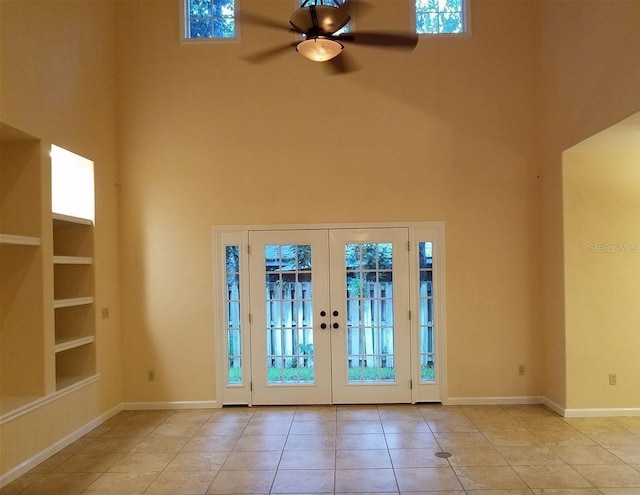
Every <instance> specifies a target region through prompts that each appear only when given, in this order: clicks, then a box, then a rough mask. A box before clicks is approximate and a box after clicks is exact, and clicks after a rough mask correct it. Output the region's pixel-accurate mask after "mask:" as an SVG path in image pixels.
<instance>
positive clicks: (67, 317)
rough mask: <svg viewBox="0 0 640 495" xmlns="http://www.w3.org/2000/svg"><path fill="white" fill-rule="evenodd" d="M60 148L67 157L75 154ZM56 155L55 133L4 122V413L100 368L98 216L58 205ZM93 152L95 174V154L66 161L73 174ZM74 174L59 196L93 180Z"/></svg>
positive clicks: (0, 154) (88, 378) (92, 376)
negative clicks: (39, 133) (50, 138)
mask: <svg viewBox="0 0 640 495" xmlns="http://www.w3.org/2000/svg"><path fill="white" fill-rule="evenodd" d="M53 148H55V147H53ZM61 151H62V152H63V153H60V152H61ZM56 152H57V153H58V154H57V155H56V156H58V157H62V159H63V161H64V160H66V159H67V158H68V157H69V156H71V155H73V154H72V153H69V152H66V153H67V154H66V155H65V153H64V150H61V149H60V148H57V149H56ZM53 155H54V153H53V152H52V146H51V145H50V144H49V143H44V142H42V141H41V140H39V139H37V138H35V137H33V136H30V135H28V134H26V133H24V132H21V131H19V130H17V129H14V128H13V127H10V126H8V125H5V124H3V123H0V423H1V422H4V421H9V420H11V419H12V418H14V417H17V416H19V415H20V414H22V413H24V412H25V411H28V410H30V409H31V408H34V407H38V405H39V404H43V403H46V402H48V401H50V400H52V399H54V398H55V397H56V396H58V395H60V393H61V392H62V391H64V393H67V392H68V391H70V390H73V388H75V387H82V386H84V385H85V384H88V383H92V382H93V381H95V380H96V379H97V378H98V376H99V375H97V373H96V371H97V370H96V337H95V334H96V332H95V328H96V321H95V318H96V315H95V308H94V306H95V299H94V258H93V252H94V247H93V229H94V227H93V221H92V220H90V219H89V218H81V217H79V216H70V215H66V214H59V213H52V198H54V197H55V196H56V191H55V190H53V189H56V186H60V184H62V186H64V184H63V183H64V179H65V175H64V174H57V176H56V186H54V185H53V184H52V182H53V181H52V175H53V170H52V169H53V168H54V167H53V166H54V163H52V161H53V162H55V157H52V156H53ZM83 160H84V161H86V162H87V163H88V164H89V165H88V166H89V167H90V169H91V177H92V176H93V164H92V163H91V162H90V161H88V160H85V159H83V158H82V157H78V156H77V155H75V156H74V157H72V158H71V159H70V161H71V162H73V163H72V164H71V167H67V166H66V164H61V167H60V169H61V170H62V169H64V170H63V171H64V172H65V173H67V174H68V171H67V170H66V169H65V167H66V168H67V169H69V170H71V171H72V172H73V170H72V169H73V167H77V166H78V164H77V162H79V163H81V165H80V166H85V164H84V163H83V162H82V161H83ZM85 175H86V174H85ZM71 179H72V181H71V182H72V184H71V186H72V193H69V191H67V190H63V191H62V193H60V192H59V191H58V198H60V197H62V198H63V199H65V200H68V199H74V198H75V196H76V194H75V193H79V192H81V191H85V190H86V188H87V187H89V188H92V187H93V184H90V185H89V186H87V181H86V180H85V182H84V183H81V182H79V183H76V182H74V181H73V177H71ZM91 181H92V179H91ZM79 184H81V185H79ZM89 192H90V195H89V197H90V198H91V204H90V208H87V211H89V214H88V216H91V217H92V216H93V190H92V189H91V190H90V191H89ZM68 203H69V201H66V202H63V204H64V205H65V207H66V205H67V204H68ZM72 206H76V205H72ZM55 208H56V205H55V204H53V209H55ZM60 211H64V210H60ZM75 211H76V210H74V212H75ZM78 211H84V210H82V208H80V209H79V210H78ZM82 214H84V213H82Z"/></svg>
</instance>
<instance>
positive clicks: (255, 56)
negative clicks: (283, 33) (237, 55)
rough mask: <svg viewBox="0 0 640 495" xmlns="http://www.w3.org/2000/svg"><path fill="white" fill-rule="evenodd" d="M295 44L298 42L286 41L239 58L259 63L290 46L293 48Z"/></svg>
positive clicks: (286, 49)
mask: <svg viewBox="0 0 640 495" xmlns="http://www.w3.org/2000/svg"><path fill="white" fill-rule="evenodd" d="M297 44H298V43H286V44H284V45H277V46H273V47H271V48H266V49H264V50H260V51H258V52H254V53H251V54H249V55H245V56H243V57H241V58H242V59H243V60H246V61H247V62H250V63H252V64H259V63H261V62H266V61H267V60H269V59H271V58H274V57H277V56H278V55H282V54H284V53H285V52H287V51H289V50H291V48H295V47H296V45H297Z"/></svg>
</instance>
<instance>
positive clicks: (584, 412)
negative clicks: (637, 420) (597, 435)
mask: <svg viewBox="0 0 640 495" xmlns="http://www.w3.org/2000/svg"><path fill="white" fill-rule="evenodd" d="M620 416H640V408H638V407H611V408H592V409H565V410H564V417H565V418H607V417H609V418H612V417H620Z"/></svg>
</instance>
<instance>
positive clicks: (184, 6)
mask: <svg viewBox="0 0 640 495" xmlns="http://www.w3.org/2000/svg"><path fill="white" fill-rule="evenodd" d="M189 1H190V0H181V1H180V2H179V6H180V42H181V43H186V44H192V43H194V44H200V43H237V42H239V41H240V23H239V22H238V12H239V4H240V0H233V15H234V33H235V34H234V36H232V37H211V38H208V37H203V38H192V37H190V36H188V34H189V19H190V17H189Z"/></svg>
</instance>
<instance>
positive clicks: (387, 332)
mask: <svg viewBox="0 0 640 495" xmlns="http://www.w3.org/2000/svg"><path fill="white" fill-rule="evenodd" d="M408 241H409V237H408V230H407V229H403V228H385V229H334V230H291V231H257V232H256V231H254V232H250V233H249V245H250V246H251V256H250V260H249V263H250V265H249V272H250V284H249V285H250V308H251V309H250V311H251V331H250V332H251V370H252V372H251V382H252V402H253V404H256V405H259V404H293V403H297V404H329V403H334V404H340V403H380V402H386V403H393V402H411V359H410V355H411V353H410V347H411V345H410V342H411V327H410V319H409V277H408V273H409V271H408V250H407V246H408Z"/></svg>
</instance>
